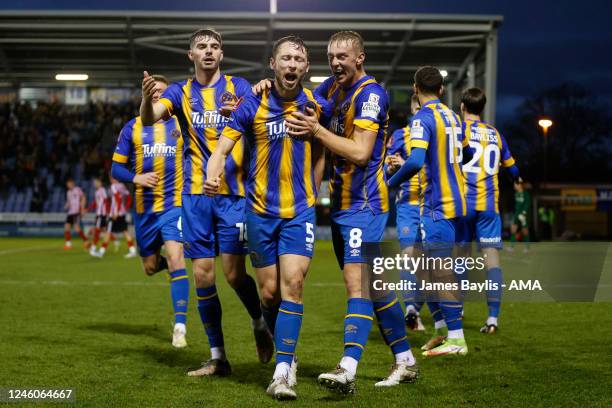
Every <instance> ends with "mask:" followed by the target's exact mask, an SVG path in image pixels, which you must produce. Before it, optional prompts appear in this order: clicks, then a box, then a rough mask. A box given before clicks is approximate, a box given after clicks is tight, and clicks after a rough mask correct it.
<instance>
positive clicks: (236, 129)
mask: <svg viewBox="0 0 612 408" xmlns="http://www.w3.org/2000/svg"><path fill="white" fill-rule="evenodd" d="M253 98H254V97H253V96H252V95H251V96H249V97H248V99H247V100H245V101H244V102H243V103H242V104H241V105H240V106H239V107H238V109H236V110H235V111H234V112H232V116H231V118H230V121H229V123H228V124H227V125H226V126H225V128H224V129H223V132H221V136H225V137H227V138H230V139H232V140H233V141H235V142H237V141H238V140H240V138H241V137H242V135H244V134H245V133H246V131H247V129H249V127H250V125H251V123H252V119H253V114H254V111H253V109H252V105H253Z"/></svg>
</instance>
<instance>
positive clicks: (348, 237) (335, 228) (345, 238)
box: [331, 208, 389, 269]
mask: <svg viewBox="0 0 612 408" xmlns="http://www.w3.org/2000/svg"><path fill="white" fill-rule="evenodd" d="M331 218H332V222H331V231H332V243H333V244H334V252H335V253H336V259H337V260H338V264H339V265H340V269H344V265H345V264H349V263H366V262H367V259H366V257H364V256H362V255H363V254H362V250H361V244H362V243H363V242H368V243H378V242H381V241H382V238H383V234H384V233H385V227H386V226H387V219H388V218H389V213H382V214H374V213H372V210H370V209H369V208H366V209H363V210H344V211H338V212H336V213H334V214H332V217H331Z"/></svg>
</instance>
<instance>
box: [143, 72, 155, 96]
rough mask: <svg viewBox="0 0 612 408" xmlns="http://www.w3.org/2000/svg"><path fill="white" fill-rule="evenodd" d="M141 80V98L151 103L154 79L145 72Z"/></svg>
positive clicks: (153, 92) (153, 93)
mask: <svg viewBox="0 0 612 408" xmlns="http://www.w3.org/2000/svg"><path fill="white" fill-rule="evenodd" d="M143 74H144V76H143V78H142V98H143V99H145V100H146V101H152V100H153V95H155V79H153V77H152V76H151V75H149V73H148V72H147V71H144V72H143Z"/></svg>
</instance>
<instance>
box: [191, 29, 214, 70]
mask: <svg viewBox="0 0 612 408" xmlns="http://www.w3.org/2000/svg"><path fill="white" fill-rule="evenodd" d="M188 55H189V60H190V61H192V62H193V63H194V64H195V66H196V69H199V70H200V71H216V70H218V69H219V64H220V63H221V61H222V60H223V50H222V49H221V44H219V41H217V40H216V39H214V38H213V37H208V36H206V37H200V38H197V39H196V41H195V43H194V44H193V47H191V49H190V50H189V53H188Z"/></svg>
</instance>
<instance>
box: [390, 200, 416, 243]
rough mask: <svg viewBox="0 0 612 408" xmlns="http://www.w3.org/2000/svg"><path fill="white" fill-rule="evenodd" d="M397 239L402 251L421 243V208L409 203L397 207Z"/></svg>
mask: <svg viewBox="0 0 612 408" xmlns="http://www.w3.org/2000/svg"><path fill="white" fill-rule="evenodd" d="M395 220H396V223H397V237H398V238H399V242H400V247H401V248H402V249H404V248H406V247H410V246H414V245H415V244H418V243H420V242H421V231H420V230H419V227H420V224H421V206H420V205H412V204H408V203H401V204H398V205H397V217H396V218H395Z"/></svg>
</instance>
